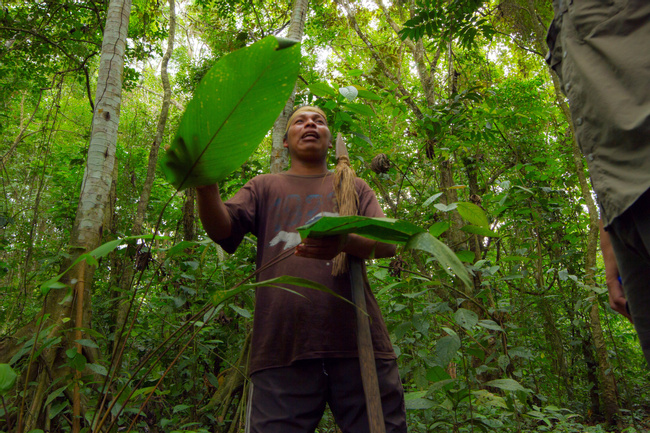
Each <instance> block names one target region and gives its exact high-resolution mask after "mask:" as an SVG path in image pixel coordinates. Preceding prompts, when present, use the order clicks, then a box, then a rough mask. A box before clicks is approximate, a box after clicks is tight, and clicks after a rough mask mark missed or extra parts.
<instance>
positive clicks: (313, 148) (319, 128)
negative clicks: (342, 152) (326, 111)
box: [284, 111, 332, 162]
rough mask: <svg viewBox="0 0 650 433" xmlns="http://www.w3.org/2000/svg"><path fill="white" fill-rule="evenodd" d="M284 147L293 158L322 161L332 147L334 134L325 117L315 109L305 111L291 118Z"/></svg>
mask: <svg viewBox="0 0 650 433" xmlns="http://www.w3.org/2000/svg"><path fill="white" fill-rule="evenodd" d="M284 147H287V148H289V153H290V154H291V158H298V159H301V160H303V161H314V162H316V161H321V160H325V159H326V158H327V149H329V148H330V147H332V134H331V132H330V130H329V128H328V126H327V121H326V120H325V118H324V117H323V116H322V115H321V114H320V113H317V112H315V111H303V112H302V113H300V114H298V115H297V116H295V117H294V118H293V119H292V120H291V124H290V125H289V129H288V130H287V138H286V139H285V140H284Z"/></svg>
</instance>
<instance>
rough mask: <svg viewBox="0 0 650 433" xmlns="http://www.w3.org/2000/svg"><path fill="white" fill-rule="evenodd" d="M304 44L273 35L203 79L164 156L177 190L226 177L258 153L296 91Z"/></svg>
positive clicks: (223, 62) (220, 64)
mask: <svg viewBox="0 0 650 433" xmlns="http://www.w3.org/2000/svg"><path fill="white" fill-rule="evenodd" d="M299 67H300V44H298V43H296V42H295V41H290V40H287V39H281V38H276V37H275V36H269V37H266V38H264V39H262V40H261V41H259V42H257V43H255V44H253V45H251V46H249V47H247V48H243V49H241V50H237V51H235V52H233V53H230V54H228V55H227V56H224V57H223V58H222V59H221V60H219V62H217V64H216V65H214V66H213V67H212V69H210V70H209V71H208V73H207V74H206V75H205V76H204V77H203V79H202V80H201V82H200V83H199V85H198V87H197V88H196V92H195V94H194V97H193V98H192V100H191V101H190V103H189V104H187V108H186V109H185V113H184V114H183V118H182V119H181V123H180V125H179V126H178V130H177V131H176V136H175V137H174V140H173V142H172V144H171V146H170V148H169V150H168V151H167V152H166V154H165V155H164V156H163V157H162V158H161V161H160V164H161V166H162V170H163V172H164V173H165V176H166V177H167V180H169V182H171V184H172V185H174V186H175V187H176V188H177V189H179V190H183V189H185V188H190V187H195V186H200V185H209V184H212V183H215V182H218V181H220V180H222V179H223V178H225V177H226V176H227V175H228V174H230V173H231V172H232V171H234V170H235V169H237V168H238V167H239V166H241V164H243V163H244V162H245V161H246V159H248V157H249V156H250V155H251V154H252V153H253V152H254V151H255V149H256V148H257V146H258V145H259V144H260V142H261V141H262V139H263V138H264V136H265V135H266V133H267V132H268V131H269V129H270V128H271V127H272V126H273V122H275V119H276V118H277V117H278V115H279V114H280V112H281V111H282V109H283V108H284V105H285V103H286V101H287V99H288V98H289V95H290V94H291V91H292V90H293V86H294V83H295V81H296V78H297V77H298V69H299Z"/></svg>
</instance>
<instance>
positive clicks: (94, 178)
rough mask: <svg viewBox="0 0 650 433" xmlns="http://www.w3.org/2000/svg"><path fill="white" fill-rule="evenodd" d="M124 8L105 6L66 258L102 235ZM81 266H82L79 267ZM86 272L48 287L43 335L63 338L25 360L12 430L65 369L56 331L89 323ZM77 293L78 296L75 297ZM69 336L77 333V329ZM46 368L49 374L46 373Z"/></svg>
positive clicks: (122, 1)
mask: <svg viewBox="0 0 650 433" xmlns="http://www.w3.org/2000/svg"><path fill="white" fill-rule="evenodd" d="M130 11H131V0H112V1H111V2H110V4H109V6H108V11H107V18H106V30H105V32H104V39H103V43H102V53H101V59H100V65H99V76H98V80H97V94H96V95H97V96H96V101H97V103H96V106H95V113H94V116H93V124H92V134H91V138H90V144H89V146H88V159H87V163H86V170H85V172H84V178H83V182H82V185H81V193H80V196H79V204H78V207H77V214H76V218H75V222H74V225H73V228H72V233H71V236H70V254H71V258H70V260H74V259H75V258H76V257H78V256H79V255H80V254H82V253H85V252H88V251H90V250H92V249H94V248H96V247H97V246H98V245H99V243H100V241H101V239H102V234H103V230H104V212H105V210H106V208H107V201H108V198H109V195H110V188H111V184H112V173H113V166H114V162H115V148H116V143H117V128H118V124H119V114H120V103H121V94H122V72H123V69H124V52H125V48H126V36H127V30H128V23H129V13H130ZM69 264H70V261H68V262H67V263H64V264H63V269H66V268H67V266H68V265H69ZM82 268H85V271H84V270H82ZM92 272H93V269H92V267H91V266H87V265H86V263H85V262H82V263H80V264H78V265H77V266H76V267H75V268H74V269H72V270H71V271H70V272H68V273H67V274H66V275H65V276H64V277H63V278H62V282H65V283H67V284H68V285H70V286H74V287H75V292H74V297H73V298H72V299H70V298H69V297H68V292H67V290H65V289H64V290H61V289H59V290H51V291H50V292H49V294H48V296H47V297H46V299H45V303H44V306H43V310H42V311H41V313H40V314H39V315H38V317H43V316H44V315H46V314H48V315H49V318H48V320H47V321H46V322H45V325H44V326H48V325H50V324H54V325H55V326H54V327H53V329H52V331H51V332H50V334H49V335H48V338H53V337H56V336H59V335H60V334H61V335H62V336H63V337H64V340H63V342H62V343H61V344H60V345H59V346H57V347H54V348H50V349H46V350H44V351H43V353H42V355H41V359H42V360H43V362H44V366H42V367H40V368H39V367H37V366H31V369H33V371H39V375H38V379H37V381H38V383H39V387H38V388H37V392H36V393H35V394H33V396H32V401H31V403H30V410H28V413H27V414H24V412H23V409H22V407H21V409H20V414H19V423H18V424H19V425H18V431H23V430H24V431H31V430H33V429H35V428H37V427H38V422H39V419H41V417H42V409H43V403H44V400H45V393H41V392H39V391H38V390H40V389H41V385H40V384H41V383H44V384H45V383H46V382H47V383H49V382H50V381H51V380H53V379H57V378H59V377H62V376H64V375H65V374H66V373H67V372H68V371H67V369H62V368H59V367H60V366H61V365H63V364H64V363H65V361H66V355H65V350H64V349H65V348H66V347H70V346H72V342H71V341H70V340H72V339H71V338H70V337H69V336H68V333H65V332H62V331H63V330H64V328H66V327H67V328H71V327H72V326H74V327H77V328H87V327H89V324H90V311H91V307H90V285H91V282H92ZM81 299H83V300H84V301H83V302H78V301H79V300H81ZM77 304H79V305H77ZM75 310H76V311H78V312H80V313H81V314H80V315H77V317H80V318H81V323H79V321H78V320H74V321H72V320H71V321H69V322H68V324H67V325H66V324H65V323H66V322H67V319H68V318H72V317H75V314H74V311H75ZM64 319H66V320H64ZM34 329H35V325H34V324H33V323H31V324H29V325H27V326H26V327H25V329H24V330H25V332H30V331H32V332H33V331H34ZM21 331H22V330H21ZM19 333H20V331H19ZM74 338H78V334H77V335H75V337H74ZM48 371H49V372H51V374H52V376H53V377H48V373H47V372H48ZM43 386H45V385H43ZM75 415H79V414H75ZM25 421H26V422H25Z"/></svg>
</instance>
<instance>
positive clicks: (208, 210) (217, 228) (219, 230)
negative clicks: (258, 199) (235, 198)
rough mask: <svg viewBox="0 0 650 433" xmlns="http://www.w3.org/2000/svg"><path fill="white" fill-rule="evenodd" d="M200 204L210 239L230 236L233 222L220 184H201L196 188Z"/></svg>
mask: <svg viewBox="0 0 650 433" xmlns="http://www.w3.org/2000/svg"><path fill="white" fill-rule="evenodd" d="M196 197H197V202H198V204H199V218H201V222H202V223H203V228H204V229H205V231H206V233H207V234H208V236H210V239H212V240H213V241H215V242H217V241H219V240H221V239H225V238H227V237H228V236H230V233H231V229H232V222H231V221H230V214H229V213H228V209H226V205H225V204H224V203H223V200H221V195H220V194H219V185H217V184H216V183H215V184H213V185H206V186H199V187H197V188H196Z"/></svg>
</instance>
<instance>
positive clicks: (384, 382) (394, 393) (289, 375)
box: [246, 358, 406, 433]
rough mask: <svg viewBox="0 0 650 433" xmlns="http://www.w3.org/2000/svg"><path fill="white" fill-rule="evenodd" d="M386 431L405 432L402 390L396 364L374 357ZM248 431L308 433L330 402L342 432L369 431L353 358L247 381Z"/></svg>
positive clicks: (306, 363) (307, 363) (309, 363)
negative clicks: (249, 382) (248, 392)
mask: <svg viewBox="0 0 650 433" xmlns="http://www.w3.org/2000/svg"><path fill="white" fill-rule="evenodd" d="M376 364H377V376H378V378H379V389H380V393H381V402H382V408H383V412H384V419H385V423H386V432H387V433H392V432H394V433H396V432H406V412H405V408H404V391H403V389H402V383H401V381H400V378H399V373H398V371H397V362H396V361H395V360H385V359H377V360H376ZM251 381H252V385H251V391H250V400H249V413H248V415H247V420H246V431H247V432H248V431H250V432H251V433H294V432H295V433H307V432H309V433H311V432H313V431H314V430H315V429H316V427H317V426H318V423H319V421H320V420H321V418H322V416H323V413H324V411H325V404H326V403H327V404H329V407H330V410H331V411H332V414H333V415H334V419H335V420H336V424H337V425H338V426H339V427H340V429H341V431H342V432H343V433H363V432H368V431H369V426H368V415H367V413H366V402H365V397H364V393H363V386H362V383H361V372H360V367H359V360H358V359H357V358H343V359H334V358H325V359H313V360H303V361H297V362H294V363H293V364H292V365H291V366H289V367H282V368H270V369H267V370H262V371H259V372H256V373H254V374H253V375H252V377H251Z"/></svg>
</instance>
